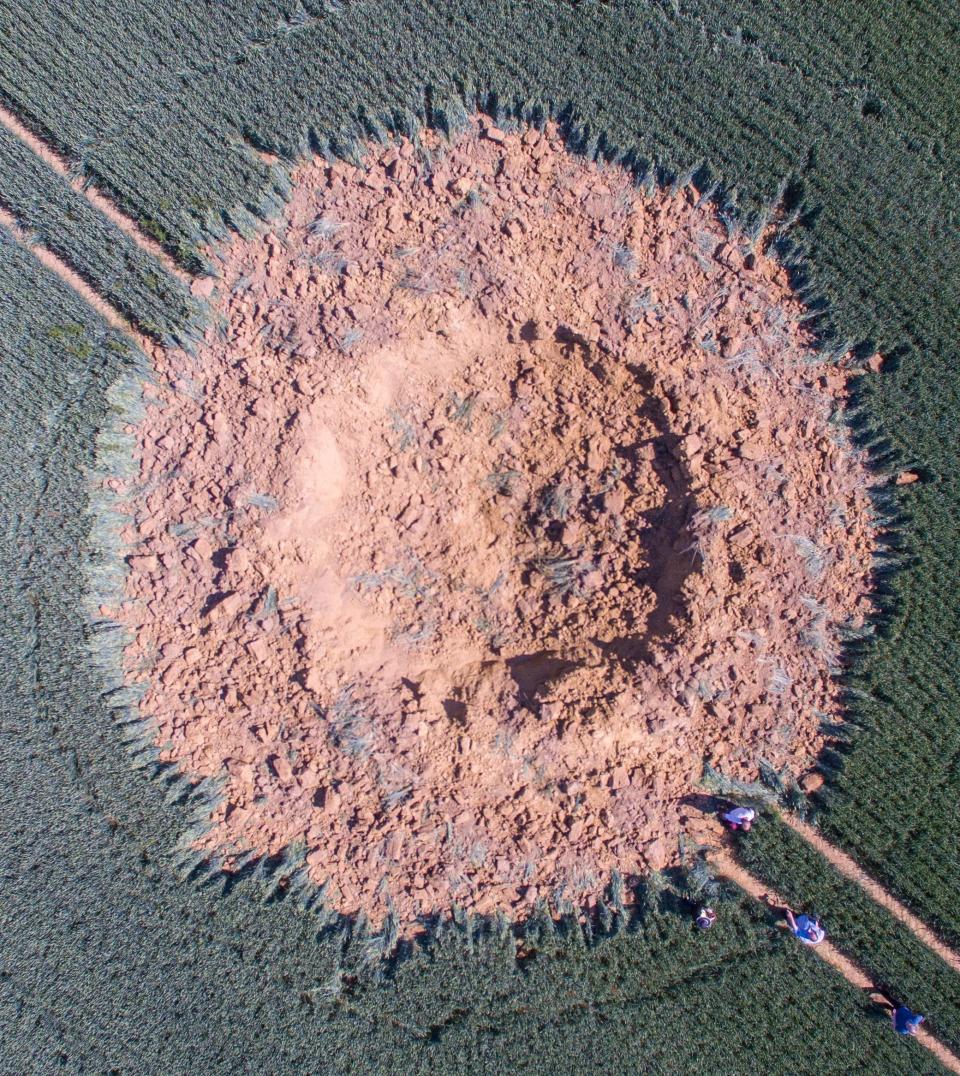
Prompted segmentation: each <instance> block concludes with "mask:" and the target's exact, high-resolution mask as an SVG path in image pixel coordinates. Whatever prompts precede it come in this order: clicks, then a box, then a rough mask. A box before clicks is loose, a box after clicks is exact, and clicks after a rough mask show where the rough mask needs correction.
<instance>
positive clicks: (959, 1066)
mask: <svg viewBox="0 0 960 1076" xmlns="http://www.w3.org/2000/svg"><path fill="white" fill-rule="evenodd" d="M824 843H825V842H824ZM713 864H714V866H715V867H716V869H717V872H718V873H719V874H722V875H723V876H724V877H726V878H728V879H729V880H730V881H731V882H734V883H736V884H737V885H738V886H739V887H740V888H741V889H743V890H744V891H745V892H747V893H749V894H750V896H752V897H754V898H755V899H756V900H759V901H762V902H763V903H765V904H767V905H768V906H770V907H773V908H776V907H780V908H782V907H785V906H786V903H787V902H786V901H784V900H783V898H781V897H780V896H779V894H777V893H776V892H775V891H774V890H772V889H771V888H770V887H769V886H765V885H764V884H763V883H762V882H760V881H759V879H757V878H755V877H754V876H753V875H752V874H750V873H749V872H748V871H746V870H744V869H743V867H741V866H740V865H739V864H738V863H736V862H734V860H733V858H732V857H731V856H730V855H729V853H727V852H726V851H720V852H718V853H717V854H716V855H715V856H714V858H713ZM835 865H837V864H835ZM837 866H838V869H839V865H837ZM848 877H850V876H849V875H848ZM891 911H893V909H891ZM904 911H905V909H904ZM893 914H896V912H893ZM907 914H909V913H907ZM798 944H800V943H798ZM815 951H816V954H817V956H819V957H820V958H821V959H822V960H825V961H826V962H827V963H828V964H829V965H830V966H831V967H833V968H835V969H836V970H837V971H838V972H839V973H840V974H841V975H842V976H843V977H844V978H845V979H846V980H847V982H848V983H850V984H851V985H852V986H855V987H857V988H858V989H860V990H864V991H868V990H869V991H870V992H871V993H876V994H881V995H882V991H880V990H879V989H878V987H877V986H876V985H875V984H874V983H873V981H872V980H871V979H870V977H869V976H868V975H867V974H866V972H864V971H863V969H862V968H860V967H859V966H858V965H857V964H855V963H854V962H853V961H852V960H850V959H849V958H848V957H846V956H844V954H843V953H841V952H840V950H839V949H837V948H836V947H835V946H833V945H831V944H830V942H828V941H823V942H821V943H820V944H819V945H818V946H817V947H816V950H815ZM916 1038H917V1041H918V1042H919V1043H920V1044H921V1045H922V1046H923V1047H925V1048H926V1049H927V1050H929V1051H930V1053H931V1054H933V1056H934V1057H936V1059H937V1060H938V1061H939V1062H940V1064H941V1065H943V1066H944V1067H945V1068H946V1069H948V1070H949V1071H950V1072H956V1073H960V1058H958V1057H957V1056H956V1055H955V1054H953V1053H952V1052H951V1051H950V1050H948V1049H947V1047H946V1046H944V1045H943V1043H941V1042H940V1041H939V1040H938V1039H936V1038H934V1036H933V1035H932V1034H931V1033H930V1032H929V1031H926V1030H925V1029H923V1028H921V1029H920V1031H919V1032H918V1033H917V1036H916Z"/></svg>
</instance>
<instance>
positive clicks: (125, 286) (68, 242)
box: [0, 127, 204, 343]
mask: <svg viewBox="0 0 960 1076" xmlns="http://www.w3.org/2000/svg"><path fill="white" fill-rule="evenodd" d="M0 206H2V207H3V208H5V209H6V210H7V211H8V212H9V213H11V214H12V215H13V217H14V218H15V219H16V221H17V223H18V224H19V225H20V227H21V228H23V229H24V230H25V231H26V232H27V233H28V234H29V235H32V236H34V237H35V238H36V239H37V241H38V242H40V243H41V244H42V245H43V246H45V247H46V248H47V249H48V250H51V251H52V252H53V253H54V254H56V255H57V256H58V257H59V258H60V259H62V260H63V261H64V262H65V263H66V264H67V265H69V266H70V268H71V269H73V270H74V271H75V272H76V273H78V274H79V275H80V276H81V277H83V279H84V280H86V282H87V283H88V284H90V285H91V286H92V287H93V288H94V290H95V291H97V292H99V294H100V295H102V296H103V297H104V298H105V299H107V300H108V301H109V302H110V303H111V304H112V305H113V306H114V307H115V308H116V309H117V310H119V311H120V313H122V314H124V315H125V316H126V317H127V318H129V319H130V321H131V322H132V323H133V324H134V325H136V326H137V327H138V328H140V329H141V330H143V331H144V332H145V333H148V334H149V335H151V336H155V337H157V338H159V339H161V340H163V341H165V342H184V343H189V341H190V340H191V339H193V338H195V337H196V336H197V334H198V333H199V332H200V331H201V330H202V325H203V320H204V314H203V307H202V305H201V304H200V303H198V302H197V300H196V299H194V298H193V296H191V294H190V291H189V289H188V288H187V286H186V285H185V284H182V283H181V282H180V281H179V280H177V279H175V278H174V277H172V276H171V275H170V274H169V273H167V272H166V271H165V270H164V268H163V266H162V265H161V264H160V263H159V262H158V261H157V259H156V258H153V257H152V256H151V255H149V254H147V253H145V252H144V251H142V250H141V249H140V248H139V247H138V246H137V245H136V244H135V243H134V242H133V241H132V240H131V239H130V238H128V236H126V235H125V234H124V233H123V232H122V231H121V230H120V229H119V228H118V227H117V226H116V225H115V224H114V223H113V222H112V221H110V220H108V219H107V218H106V217H104V216H103V214H102V213H100V211H99V210H97V209H95V208H94V207H93V206H92V205H90V203H89V202H88V201H87V200H86V198H84V197H83V195H81V194H77V192H76V191H74V190H73V189H72V188H71V187H70V184H69V183H67V181H66V180H65V179H64V178H63V177H62V176H60V175H58V174H57V173H56V172H55V171H54V170H53V169H52V168H50V166H49V165H48V164H46V163H45V162H44V161H42V160H41V159H40V158H39V157H37V156H36V154H34V153H33V152H32V151H31V150H30V149H28V148H27V147H26V146H25V145H24V144H23V143H22V142H21V141H20V140H19V139H18V138H17V137H16V136H15V135H12V134H11V133H10V132H9V131H8V130H7V129H6V128H4V127H0Z"/></svg>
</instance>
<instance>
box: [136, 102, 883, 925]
mask: <svg viewBox="0 0 960 1076" xmlns="http://www.w3.org/2000/svg"><path fill="white" fill-rule="evenodd" d="M214 302H215V305H216V306H217V308H218V310H219V312H220V315H221V319H222V320H221V324H220V325H219V326H218V327H217V328H216V329H215V330H211V331H210V332H209V333H208V335H207V338H206V340H205V341H204V343H203V345H202V347H201V348H199V350H198V352H197V354H196V355H195V356H190V355H187V354H185V353H182V352H178V351H167V350H163V349H159V348H158V349H157V350H156V352H155V354H154V356H153V359H154V363H155V366H156V370H157V383H156V385H155V386H148V387H147V389H146V391H147V392H148V394H149V395H150V397H151V400H152V402H151V404H150V406H149V407H148V409H147V414H146V417H145V419H144V421H143V422H142V424H141V425H140V426H139V427H138V428H137V433H138V439H139V444H140V448H141V452H142V457H141V474H140V480H139V482H138V483H137V484H136V485H135V486H134V485H131V486H129V487H127V488H123V487H120V486H119V484H118V487H117V488H118V492H119V493H120V495H121V496H122V497H123V498H125V500H126V502H127V504H128V506H129V509H130V511H131V513H132V515H133V516H134V520H135V522H134V523H133V524H132V525H131V527H130V528H129V530H128V532H127V534H126V535H125V537H126V538H127V539H128V540H129V542H130V543H131V547H132V548H131V555H130V558H129V564H130V572H129V576H128V580H127V596H128V600H127V601H126V602H125V603H124V605H123V607H122V609H121V610H119V611H118V616H119V618H120V619H121V620H122V621H123V622H124V623H125V624H127V625H128V626H129V627H130V629H131V631H132V633H133V635H134V641H133V642H132V643H131V645H130V646H129V647H128V649H127V651H126V664H127V669H128V672H129V675H130V677H131V679H135V678H137V676H138V675H141V674H142V673H143V672H146V673H147V674H148V678H149V687H148V690H147V691H146V693H145V695H144V697H143V700H142V703H141V711H142V714H143V716H144V717H145V718H148V719H149V720H151V721H153V722H154V723H155V726H156V728H157V742H158V744H159V745H160V746H161V750H162V754H163V757H164V758H166V759H169V760H172V761H175V762H177V763H179V764H180V766H181V767H182V768H183V769H184V770H185V771H186V772H188V773H191V774H193V775H196V776H215V775H220V776H222V777H223V778H224V779H225V785H224V799H223V802H222V803H221V805H220V806H219V807H218V808H217V810H216V811H215V813H214V815H213V817H212V820H211V821H212V825H211V828H210V830H209V831H208V833H207V834H206V835H205V836H204V837H203V838H202V839H201V841H200V842H199V846H200V847H201V848H204V849H206V850H208V851H209V852H210V853H211V854H216V855H218V856H220V857H221V858H222V860H223V862H224V863H225V865H226V866H227V868H230V866H231V865H232V864H233V863H235V862H236V860H237V857H238V856H240V855H242V854H243V853H244V852H245V851H247V850H250V849H252V850H255V851H257V852H262V853H275V852H277V851H279V850H281V849H282V848H285V847H288V846H291V845H295V844H296V845H298V846H300V847H302V848H303V850H304V855H305V859H306V864H307V868H308V870H309V873H310V875H311V877H313V878H314V879H315V880H316V881H317V883H318V884H322V885H326V887H327V888H326V890H325V893H326V898H327V900H328V901H329V903H331V904H332V905H333V906H334V907H336V908H338V909H339V910H341V911H343V912H345V913H351V914H352V913H356V912H360V911H363V912H365V913H366V914H367V915H369V916H370V917H371V918H373V919H374V920H379V919H381V918H382V917H383V916H384V915H385V914H386V912H387V911H388V910H393V911H394V912H395V913H396V914H397V916H398V918H399V919H400V920H401V922H403V923H405V924H411V923H413V922H414V921H415V920H417V919H418V918H420V917H425V916H432V915H435V914H438V913H443V912H445V911H446V910H447V909H448V908H449V907H450V905H451V903H452V902H454V901H456V902H458V903H460V904H461V905H463V906H464V907H466V908H467V909H471V910H475V911H479V912H493V911H495V910H505V911H507V910H510V909H511V908H515V907H516V906H518V905H521V906H522V905H524V904H530V903H532V902H534V901H536V900H537V899H539V898H543V899H546V900H547V901H549V902H550V903H552V904H554V905H555V906H559V905H561V904H562V903H564V902H566V901H572V902H573V903H574V904H575V905H578V906H580V907H588V906H590V905H591V904H593V903H594V902H595V901H596V899H597V897H598V896H599V895H600V894H601V893H602V891H603V889H604V887H605V886H606V885H607V884H608V882H609V879H610V875H611V872H612V871H613V870H614V869H619V871H620V872H621V873H622V874H624V875H625V876H628V877H629V876H631V875H634V874H637V873H641V872H643V871H644V870H646V869H649V868H661V867H663V866H666V865H668V864H669V863H671V862H674V861H675V859H676V853H675V849H676V847H677V839H678V836H679V835H680V833H681V832H682V830H683V827H684V823H685V817H684V809H683V805H682V801H683V798H684V796H685V795H687V794H688V793H689V792H690V791H691V789H692V788H693V786H694V785H695V784H696V782H697V781H698V780H699V778H700V776H701V773H702V768H703V762H704V759H705V758H706V759H708V760H710V761H712V762H713V763H714V764H716V765H719V766H721V767H722V768H723V770H724V772H726V773H729V774H730V775H731V776H734V777H738V778H743V779H753V778H755V777H756V773H757V766H758V762H759V760H760V759H766V760H767V761H769V762H770V763H772V764H773V765H775V766H777V767H789V768H790V769H791V770H792V771H793V772H795V773H798V774H800V773H804V772H806V771H809V770H810V768H811V767H812V766H813V764H814V763H815V760H816V756H817V754H818V752H819V751H820V749H821V747H822V745H823V736H822V733H821V731H820V728H821V724H822V722H823V720H824V719H826V718H829V717H831V716H833V715H835V714H836V713H837V711H838V703H837V692H836V687H835V684H834V681H833V679H832V673H833V672H834V671H835V667H836V660H837V632H838V628H839V627H840V626H841V625H844V624H849V623H853V624H856V623H859V621H860V620H861V619H862V617H863V615H864V614H865V612H866V611H867V610H868V601H867V598H866V589H867V585H868V581H869V573H870V559H871V553H872V549H873V536H872V533H871V529H870V513H869V502H868V496H867V488H868V485H869V478H868V475H867V473H866V471H865V469H864V462H863V460H862V459H861V458H860V456H859V455H858V454H857V453H855V452H853V451H852V450H851V448H850V446H849V444H848V443H847V440H846V438H845V434H844V431H843V428H842V425H839V424H838V423H837V422H836V420H835V417H836V411H837V408H838V406H839V405H840V404H841V403H842V401H843V397H844V392H845V385H846V380H847V376H848V374H847V373H846V372H845V371H844V370H843V369H842V368H838V367H835V366H828V365H825V364H824V362H823V361H822V360H821V359H820V357H819V356H818V355H817V354H816V353H815V352H814V351H813V350H812V347H811V341H810V339H809V338H808V336H807V333H806V331H805V330H804V328H803V322H802V319H803V316H804V313H805V312H804V310H803V308H802V306H801V305H800V303H799V302H798V301H797V299H796V297H795V296H794V295H793V294H792V293H791V291H790V289H789V286H788V282H787V277H786V273H785V272H784V270H783V269H782V267H780V266H779V265H778V264H777V263H776V262H775V261H774V260H772V259H771V258H769V257H767V256H766V255H765V254H764V253H763V251H762V249H760V247H759V246H758V245H756V244H751V243H750V242H749V241H748V240H746V239H745V238H743V237H742V236H736V235H730V234H728V231H727V229H726V227H725V226H724V224H723V223H722V222H721V221H720V219H719V218H718V216H717V214H716V212H715V210H714V208H713V207H712V206H711V205H709V204H705V203H703V202H702V201H701V200H700V199H699V198H698V196H697V195H696V192H695V191H693V190H692V189H691V188H686V189H684V190H682V191H679V192H677V193H673V194H670V193H666V192H662V191H661V192H657V193H655V194H654V195H653V196H647V195H644V194H643V193H641V192H640V191H639V190H638V189H637V188H636V187H635V186H634V185H633V184H632V183H631V181H630V178H629V176H628V175H627V174H626V173H624V172H623V171H622V170H620V169H618V168H614V167H601V166H598V165H596V164H594V163H589V162H586V161H583V160H581V159H577V158H575V157H573V156H572V155H570V154H568V153H567V152H566V150H565V149H564V147H563V144H562V142H561V140H560V139H559V137H558V135H557V132H556V131H555V130H554V129H553V128H550V127H548V128H547V129H546V130H545V131H538V130H535V129H529V130H526V131H524V132H522V133H505V132H502V131H499V130H497V129H496V128H494V127H491V126H489V125H486V124H482V123H480V122H475V123H474V124H473V125H472V126H471V127H470V128H469V129H468V130H466V131H465V132H464V133H462V134H461V135H459V136H458V137H457V138H456V139H455V140H453V141H452V142H450V143H447V142H444V141H442V140H441V139H440V138H439V137H437V136H434V135H433V134H430V133H427V134H425V135H424V136H423V137H422V138H421V139H420V140H419V141H418V142H417V143H416V144H414V143H411V142H409V141H404V142H402V143H400V144H399V145H391V146H387V147H383V146H378V147H373V148H371V150H370V153H369V155H368V156H367V157H366V158H365V160H364V161H363V163H362V165H360V166H356V167H355V166H351V165H347V164H343V163H337V164H333V165H331V164H328V163H326V162H323V161H313V162H310V163H308V164H306V165H304V166H303V167H302V168H301V169H300V170H299V173H298V175H297V177H296V183H295V186H294V191H293V195H292V199H291V202H290V205H289V207H288V211H287V214H286V217H285V220H284V222H283V226H282V228H279V227H278V228H277V230H276V232H274V233H271V234H270V235H267V236H266V237H258V238H256V239H254V240H248V241H240V240H238V241H237V242H235V243H234V244H233V245H232V246H231V247H230V248H229V250H227V251H226V252H225V254H224V255H223V273H222V282H221V285H220V286H219V287H218V289H217V291H216V293H215V295H214Z"/></svg>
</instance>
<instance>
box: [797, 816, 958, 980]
mask: <svg viewBox="0 0 960 1076" xmlns="http://www.w3.org/2000/svg"><path fill="white" fill-rule="evenodd" d="M781 818H782V819H783V821H784V822H785V823H786V824H787V825H788V826H789V827H790V828H791V829H792V830H793V831H794V833H796V834H797V835H798V836H800V837H802V838H803V839H804V840H805V841H806V842H807V843H808V844H809V845H811V847H813V848H815V849H816V850H817V851H818V852H819V853H820V855H822V856H823V858H824V859H826V860H827V861H828V862H830V863H832V864H833V866H834V867H836V869H837V870H838V871H839V872H840V873H841V874H842V875H843V876H844V877H845V878H847V879H849V880H850V881H851V882H855V883H856V884H857V885H858V886H860V888H861V889H862V890H863V891H864V892H865V893H866V894H867V895H868V896H869V897H871V898H872V899H873V900H875V901H876V902H877V904H879V905H881V906H882V907H884V908H886V909H887V911H888V912H890V914H891V915H893V916H895V917H896V918H897V919H898V920H899V921H900V922H901V923H903V925H904V926H905V927H906V928H907V929H908V930H910V931H911V932H912V933H913V934H914V936H915V937H916V938H917V940H918V941H921V942H923V944H924V945H926V946H927V948H928V949H932V950H933V952H935V953H936V954H937V956H938V957H940V959H941V960H943V961H944V962H945V963H946V964H949V965H950V967H951V968H953V970H954V971H956V972H960V954H958V953H956V952H954V951H953V949H951V948H949V946H947V945H945V944H944V943H943V942H942V941H941V940H940V939H939V938H938V937H937V936H936V934H934V932H933V931H932V930H931V929H930V928H929V927H928V926H926V924H924V923H923V922H921V920H919V919H918V918H917V917H916V916H915V915H914V914H913V913H912V912H911V911H909V910H908V909H907V908H905V907H904V906H903V905H902V904H901V903H900V901H898V900H897V899H896V898H895V897H892V896H891V895H890V894H889V893H888V892H887V891H886V890H885V889H884V888H883V886H881V885H880V884H879V882H875V881H874V880H873V879H872V878H871V877H870V876H869V875H868V874H867V873H866V872H865V871H864V870H862V869H861V868H860V867H859V866H858V865H857V863H856V862H855V861H854V860H853V859H851V858H850V856H848V855H847V853H846V852H842V851H841V850H840V849H839V848H836V847H834V846H833V845H832V844H830V842H829V841H827V840H825V839H824V838H823V837H822V836H821V835H820V834H819V833H818V832H817V831H816V830H815V829H814V828H813V827H812V826H808V825H807V824H806V823H805V822H801V821H800V820H799V819H798V818H795V817H793V816H792V815H789V814H786V813H784V814H783V815H781Z"/></svg>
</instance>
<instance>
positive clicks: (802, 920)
mask: <svg viewBox="0 0 960 1076" xmlns="http://www.w3.org/2000/svg"><path fill="white" fill-rule="evenodd" d="M784 912H785V913H786V916H787V922H788V923H789V924H790V930H791V931H792V932H793V935H794V937H795V938H798V939H799V940H800V941H801V942H803V944H804V945H819V944H820V943H821V942H822V941H823V939H824V938H825V937H826V936H827V932H826V931H825V930H824V929H823V927H822V926H821V925H820V920H819V919H817V918H816V916H813V915H798V916H796V917H794V914H793V911H792V910H791V909H790V908H784Z"/></svg>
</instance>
